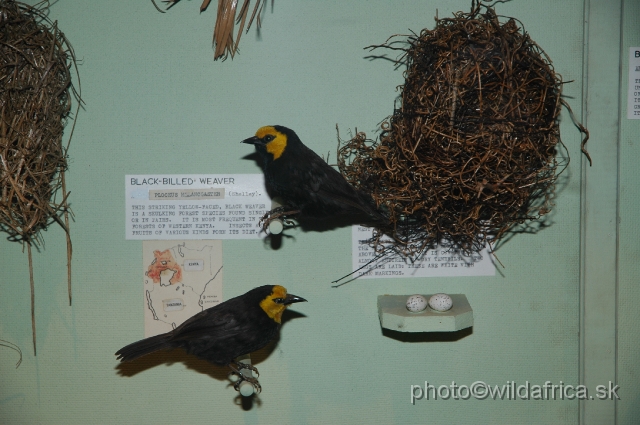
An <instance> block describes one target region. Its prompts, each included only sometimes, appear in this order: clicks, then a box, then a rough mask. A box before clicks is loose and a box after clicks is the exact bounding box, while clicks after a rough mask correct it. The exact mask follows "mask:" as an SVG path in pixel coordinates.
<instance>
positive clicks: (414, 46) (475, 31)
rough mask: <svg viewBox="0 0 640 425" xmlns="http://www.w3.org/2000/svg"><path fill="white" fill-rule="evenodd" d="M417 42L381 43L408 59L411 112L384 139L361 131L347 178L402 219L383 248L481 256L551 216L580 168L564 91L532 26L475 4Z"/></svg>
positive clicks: (343, 164)
mask: <svg viewBox="0 0 640 425" xmlns="http://www.w3.org/2000/svg"><path fill="white" fill-rule="evenodd" d="M482 9H484V13H481V10H482ZM390 40H391V39H390ZM406 43H407V45H408V47H406V48H404V47H403V48H398V47H397V44H398V42H397V41H396V42H389V40H388V41H387V43H385V44H384V45H381V46H371V49H376V48H380V47H384V48H390V49H394V50H401V51H403V52H404V53H403V54H402V56H401V57H400V59H398V61H397V63H398V64H404V65H406V71H405V74H404V75H405V84H404V85H403V86H402V87H401V96H400V98H401V99H400V101H401V104H400V107H399V108H396V110H395V112H394V114H393V115H392V116H390V117H389V118H388V119H387V120H385V121H384V122H383V123H382V124H381V135H380V137H379V140H378V141H372V140H368V139H367V137H366V135H365V134H364V133H358V134H356V136H355V137H353V138H352V139H351V140H349V141H347V142H342V146H341V147H339V150H338V162H339V168H340V170H341V172H342V173H343V175H344V176H345V177H346V179H347V180H348V181H349V182H350V183H351V184H353V185H354V186H356V187H358V188H359V189H362V190H365V191H367V192H368V193H370V194H371V195H372V196H373V198H374V199H375V201H376V202H377V203H378V205H380V206H381V207H382V208H383V209H385V210H386V211H388V214H389V216H390V219H391V220H390V225H389V226H388V227H386V228H385V227H381V228H378V229H377V230H376V232H375V233H374V234H375V238H374V241H372V243H374V244H376V247H377V248H378V249H380V245H381V244H382V245H384V243H383V241H382V240H381V236H382V235H385V234H386V235H388V236H391V237H392V238H393V240H392V241H391V242H386V244H391V246H392V247H393V248H394V249H395V250H399V251H401V252H402V253H403V254H405V255H409V256H414V255H417V254H419V253H421V252H423V250H424V249H425V248H429V247H432V246H435V245H436V244H438V243H440V244H444V245H446V246H449V247H451V248H454V249H458V250H461V251H462V252H465V253H469V252H477V251H479V250H480V249H482V248H484V247H485V245H486V243H489V244H494V243H495V242H496V241H497V240H499V239H500V238H502V237H503V236H504V235H505V233H506V232H507V231H508V230H509V229H512V228H513V226H514V225H516V224H518V223H523V222H525V221H527V220H536V219H538V218H540V217H541V216H543V215H545V214H547V213H548V212H549V211H550V210H551V208H552V198H553V195H554V185H555V182H556V178H557V176H558V174H559V172H561V171H562V169H563V168H564V167H565V166H566V163H567V162H568V157H566V160H565V159H558V156H562V155H558V149H557V148H558V144H559V143H561V142H560V131H559V120H558V115H559V112H560V106H561V104H563V100H562V99H561V97H560V95H561V89H562V84H563V82H562V78H561V77H560V76H559V75H558V74H556V73H555V72H554V70H553V66H552V65H551V60H550V59H549V58H548V57H547V55H546V54H545V53H544V51H542V49H541V48H540V47H539V46H538V45H537V44H536V43H535V42H534V41H533V40H531V38H530V37H529V35H528V34H527V33H526V32H525V31H524V30H523V29H522V24H521V23H519V22H518V21H516V20H515V19H513V18H510V19H508V20H507V21H506V22H505V23H500V21H499V19H498V17H497V16H496V14H495V12H494V10H493V9H492V8H490V7H485V6H482V7H481V6H480V5H479V4H475V3H474V5H473V6H472V10H471V13H463V12H458V13H456V14H455V15H454V17H453V18H445V19H437V18H436V26H435V29H433V30H429V29H424V30H422V32H421V33H420V35H419V36H418V35H413V36H410V37H409V38H408V40H407V41H406ZM578 126H579V127H580V128H581V129H582V130H584V131H585V132H586V129H584V128H583V127H581V126H580V125H579V124H578ZM584 142H586V138H585V140H584ZM583 146H584V143H583ZM387 246H389V245H387Z"/></svg>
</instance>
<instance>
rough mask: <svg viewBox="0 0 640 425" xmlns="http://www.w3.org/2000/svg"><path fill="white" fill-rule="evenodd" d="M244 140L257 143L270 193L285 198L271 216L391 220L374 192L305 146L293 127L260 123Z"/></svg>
mask: <svg viewBox="0 0 640 425" xmlns="http://www.w3.org/2000/svg"><path fill="white" fill-rule="evenodd" d="M242 143H248V144H252V145H254V146H255V148H256V151H257V152H258V153H259V154H260V157H261V158H262V168H263V171H264V175H265V180H266V184H267V188H268V189H269V191H270V194H271V196H272V197H276V196H277V197H280V198H282V199H283V200H284V203H285V205H284V206H283V207H282V208H280V209H279V210H278V211H275V210H274V211H271V213H270V220H272V219H274V218H276V217H277V216H282V215H285V216H294V217H299V218H313V219H323V220H326V219H332V218H341V219H345V218H350V219H352V221H353V222H352V223H350V224H370V225H375V224H376V223H387V222H388V219H387V218H386V216H385V215H384V214H383V213H382V212H381V211H380V210H379V209H378V207H377V206H376V204H375V202H374V201H373V199H372V198H371V196H369V195H368V194H366V193H364V192H362V191H360V190H358V189H356V188H354V187H353V186H351V185H350V184H349V183H348V182H347V180H346V179H345V178H344V177H343V176H342V174H340V173H339V172H338V171H336V170H335V169H334V168H333V167H331V166H330V165H329V164H327V163H326V162H325V161H324V160H323V159H322V158H320V157H319V156H318V155H317V154H316V153H315V152H313V151H312V150H311V149H309V148H308V147H306V146H305V145H304V144H303V143H302V142H301V141H300V138H299V137H298V135H297V134H296V133H295V132H294V131H293V130H291V129H289V128H287V127H283V126H281V125H269V126H265V127H261V128H260V129H258V131H257V132H256V134H255V136H253V137H250V138H248V139H245V140H243V141H242Z"/></svg>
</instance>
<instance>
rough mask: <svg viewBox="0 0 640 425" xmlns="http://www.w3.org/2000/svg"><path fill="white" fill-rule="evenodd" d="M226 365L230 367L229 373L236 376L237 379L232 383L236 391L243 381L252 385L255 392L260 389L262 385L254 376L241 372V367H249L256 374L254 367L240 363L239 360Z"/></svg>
mask: <svg viewBox="0 0 640 425" xmlns="http://www.w3.org/2000/svg"><path fill="white" fill-rule="evenodd" d="M227 366H229V369H231V372H230V373H231V374H233V375H237V376H238V380H237V381H236V382H235V383H234V384H233V388H234V389H235V390H236V391H240V384H242V383H243V382H244V381H247V382H248V383H250V384H251V385H253V388H254V389H255V392H256V393H259V392H260V391H262V386H261V385H260V383H259V382H258V380H257V379H256V378H254V377H252V376H245V375H244V374H243V373H242V372H241V370H242V369H250V370H252V371H254V372H256V374H257V373H258V370H257V369H256V368H255V367H253V366H250V365H248V364H245V363H240V362H231V363H229V364H228V365H227Z"/></svg>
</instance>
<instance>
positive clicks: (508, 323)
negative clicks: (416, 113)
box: [0, 0, 640, 424]
mask: <svg viewBox="0 0 640 425" xmlns="http://www.w3.org/2000/svg"><path fill="white" fill-rule="evenodd" d="M32 3H34V2H32ZM198 7H199V3H198V2H195V1H185V2H180V3H178V4H177V5H176V6H175V7H173V8H172V9H171V10H170V11H168V13H165V14H161V13H158V12H157V11H156V10H155V9H154V7H153V5H152V3H151V2H150V1H138V2H108V1H90V2H89V1H82V0H59V1H57V2H56V3H55V4H54V5H53V6H52V8H51V10H50V14H49V16H50V18H51V19H52V20H56V21H58V24H59V27H60V29H61V30H62V31H63V32H64V33H65V35H66V36H67V37H68V38H69V40H70V41H71V43H72V44H73V47H74V48H75V52H76V55H77V58H78V60H79V64H80V66H79V71H80V76H81V82H82V97H83V100H84V102H85V108H84V110H83V111H81V113H80V115H79V117H78V122H77V127H76V130H75V134H74V137H73V140H72V144H71V148H70V150H69V171H68V173H67V187H68V189H69V190H70V191H71V197H70V201H71V206H72V209H73V213H74V217H75V221H74V222H73V223H72V225H71V236H72V240H73V247H74V257H73V294H74V298H73V306H72V307H69V306H68V300H67V286H66V248H65V238H64V234H63V232H62V230H61V229H59V228H58V227H56V226H52V227H51V228H50V229H49V230H48V231H47V232H45V233H44V234H43V237H44V240H45V242H46V243H45V245H44V246H43V247H42V249H41V250H40V252H35V253H34V277H35V286H36V319H37V332H38V355H37V357H34V356H33V350H32V346H31V321H30V307H29V297H30V295H29V272H28V262H27V256H26V253H23V252H22V251H21V247H20V245H18V244H16V243H11V242H8V241H7V240H4V239H3V240H2V241H0V249H1V250H2V255H1V256H0V270H1V272H0V338H1V339H4V340H8V341H11V342H13V343H15V344H17V345H19V346H20V347H21V348H22V351H23V354H24V360H23V362H22V365H21V366H20V367H19V368H17V369H16V368H15V367H14V365H15V362H16V361H17V354H16V353H15V352H14V351H12V350H10V349H8V348H4V347H0V379H1V382H2V383H1V384H0V422H2V423H7V424H9V423H11V424H33V423H46V424H106V423H141V424H142V423H156V424H169V423H176V424H178V423H179V424H198V423H225V424H232V423H246V424H275V423H277V424H285V423H299V424H305V423H312V424H313V423H317V424H325V423H336V424H338V423H345V424H346V423H368V424H391V423H430V424H445V423H446V424H477V423H492V424H516V423H522V424H543V423H548V424H565V423H566V424H574V423H576V422H578V421H581V422H582V423H606V424H612V423H619V424H635V423H640V407H638V406H639V405H640V404H639V403H640V395H639V388H640V385H639V384H638V378H639V373H640V369H639V367H638V364H639V362H638V360H639V359H640V342H639V341H640V339H639V338H638V337H639V336H640V335H639V334H640V332H639V331H638V326H639V325H640V320H639V319H638V315H637V303H638V302H639V301H640V288H639V285H638V284H637V281H638V278H637V275H638V272H639V270H638V259H639V258H640V243H639V242H638V241H639V239H640V238H639V236H640V235H639V226H638V224H637V223H638V220H637V217H636V216H637V211H638V209H639V208H640V201H639V198H638V183H639V180H640V174H639V173H638V167H637V162H638V154H640V149H639V148H638V139H639V134H640V121H637V120H627V119H626V90H627V67H628V65H627V64H628V62H627V60H628V58H627V54H628V53H627V52H628V47H629V46H638V45H640V31H638V28H640V3H639V2H637V1H634V0H620V1H604V0H600V1H596V0H591V1H589V0H583V1H580V0H563V1H559V0H538V1H535V2H532V1H522V0H514V1H511V2H507V3H499V4H497V6H496V8H497V12H498V14H500V15H506V16H514V17H516V18H518V19H519V20H520V21H521V22H522V23H523V24H524V25H525V28H526V30H527V31H528V32H529V33H530V35H531V37H532V38H533V39H534V40H535V41H536V42H537V43H538V44H539V45H540V46H541V47H542V48H543V49H544V50H545V51H546V52H547V54H548V55H549V56H550V57H551V59H552V60H553V64H554V67H555V70H556V72H558V73H559V74H561V75H562V76H563V78H564V80H565V81H572V82H571V83H570V84H566V85H565V86H564V95H565V98H566V100H567V101H568V102H569V104H570V105H571V106H572V108H573V110H574V112H575V113H576V115H577V117H579V118H580V119H583V120H584V121H586V123H587V125H588V126H589V129H590V130H591V133H592V138H591V140H590V142H589V150H590V152H591V155H592V157H593V159H594V166H593V167H591V168H588V167H587V166H586V164H585V158H584V156H582V155H581V154H580V151H579V145H580V134H579V133H578V131H577V130H576V129H575V127H574V126H573V125H572V124H571V121H570V119H569V115H568V113H567V112H566V110H565V111H563V113H562V124H561V132H562V140H563V142H564V143H565V144H566V145H567V147H568V150H569V153H570V155H571V163H570V165H569V167H568V169H567V170H566V171H565V173H564V174H563V176H562V178H561V181H560V183H561V184H559V186H558V196H557V200H556V206H555V210H554V211H553V213H552V214H551V215H550V216H549V220H550V222H551V224H552V225H551V226H550V227H547V228H545V229H544V230H542V231H540V232H539V233H537V234H521V235H517V236H516V237H514V238H513V239H511V240H510V241H509V242H508V243H507V244H506V245H504V247H503V248H502V249H500V250H499V251H498V253H497V254H498V256H499V258H500V261H501V262H502V263H503V264H504V265H505V268H503V269H502V268H501V269H500V270H499V271H498V272H497V273H496V275H495V276H494V277H465V278H462V277H459V278H421V279H417V278H414V279H375V280H357V281H354V282H352V283H350V284H348V285H345V286H343V287H341V288H340V289H333V288H331V284H330V282H331V280H333V279H335V278H338V277H340V276H342V275H343V274H345V273H346V272H348V271H349V270H350V267H351V243H350V240H351V230H350V229H349V228H343V229H338V230H334V231H327V232H322V233H316V232H303V231H301V230H291V231H289V232H288V233H289V234H290V235H291V236H293V237H292V238H287V239H285V240H284V242H283V245H282V247H281V248H280V249H278V250H273V249H271V248H270V247H269V246H268V245H266V244H265V243H263V242H262V241H260V240H253V241H249V240H241V241H224V243H223V259H224V297H225V298H230V297H233V296H236V295H239V294H242V293H244V292H246V291H247V290H249V289H251V288H253V287H255V286H258V285H262V284H282V285H284V286H286V287H287V288H288V289H289V290H290V291H291V292H292V293H295V294H297V295H300V296H303V297H305V298H307V299H308V300H309V302H308V303H304V304H297V305H295V306H293V308H292V309H293V310H296V311H298V312H300V313H302V314H303V315H304V317H297V318H294V319H292V320H289V321H287V322H286V323H285V325H284V326H283V329H282V334H281V339H280V341H279V343H278V345H277V346H276V347H275V348H274V349H273V350H271V351H270V352H269V350H267V351H265V352H264V353H263V354H262V355H258V356H257V360H259V362H258V364H257V366H258V368H259V369H260V372H261V376H260V382H261V384H262V386H263V389H264V390H263V392H262V394H260V397H259V403H258V402H254V403H253V405H252V406H251V407H249V408H246V407H245V408H243V407H242V406H240V405H238V403H237V399H236V400H234V398H235V397H236V394H237V393H236V392H235V391H234V390H233V389H232V388H231V387H229V386H228V385H227V384H228V382H227V381H225V380H224V379H223V377H224V373H225V371H224V370H222V369H220V368H216V367H213V366H209V365H207V364H205V363H203V362H200V361H197V360H194V359H193V358H190V357H189V356H186V355H181V354H180V353H172V354H169V355H160V356H152V358H151V359H150V360H144V359H141V360H140V361H139V362H138V363H137V366H135V367H134V369H135V368H136V367H137V368H138V369H139V370H138V373H135V374H133V375H132V376H122V375H121V374H120V373H119V369H117V368H116V366H117V362H116V360H115V356H114V353H115V351H116V350H117V349H119V348H120V347H122V346H124V345H126V344H128V343H130V342H133V341H135V340H138V339H140V338H142V337H143V307H144V304H143V293H142V282H141V271H142V243H141V242H139V241H127V240H125V232H124V225H125V217H124V212H125V209H124V203H125V196H124V188H125V185H124V183H125V182H124V176H125V174H186V173H194V174H196V173H197V174H204V173H209V174H221V173H259V172H260V170H259V168H258V167H257V165H256V163H255V162H253V161H251V160H247V159H244V157H245V156H246V155H247V154H249V153H251V150H252V148H251V147H250V146H247V145H243V144H241V143H240V141H241V140H242V139H244V138H246V137H249V136H251V135H252V134H253V133H254V132H255V130H256V129H257V128H258V127H260V126H262V125H267V124H281V125H285V126H288V127H291V128H293V129H295V130H296V131H297V133H298V135H299V136H300V137H301V139H302V140H303V142H305V143H306V144H307V145H308V146H309V147H310V148H312V149H314V150H315V151H316V152H318V153H319V154H324V155H325V156H326V155H327V153H329V152H331V157H330V158H334V159H335V150H336V146H337V140H336V130H335V127H336V124H338V126H339V128H340V131H341V135H342V137H343V138H346V137H348V135H349V134H350V132H355V130H356V128H357V130H358V131H365V132H366V133H367V134H368V135H370V136H374V135H375V130H376V129H377V128H378V123H379V122H380V121H381V120H382V119H384V118H385V117H387V116H388V115H389V114H391V113H392V111H393V106H394V99H395V98H396V96H397V95H398V91H397V89H396V88H397V86H398V85H400V84H402V82H403V76H402V70H394V67H393V65H392V63H391V62H389V61H385V60H370V59H367V58H366V57H367V56H368V55H369V53H368V52H367V51H366V50H363V48H364V47H365V46H368V45H371V44H379V43H382V42H384V41H385V40H386V39H387V37H389V36H390V35H392V34H407V33H408V31H409V30H413V31H415V32H419V31H420V30H421V29H422V28H425V27H428V28H432V27H433V26H434V16H436V14H437V15H438V16H440V17H447V16H451V14H452V13H453V12H455V11H458V10H463V11H468V10H469V8H470V1H460V0H440V1H366V2H365V1H351V2H341V1H326V2H310V1H306V2H303V1H291V0H277V1H274V2H268V5H267V8H266V12H265V15H264V18H263V27H262V29H261V30H260V31H259V34H258V33H257V31H256V28H255V26H254V28H252V29H251V30H250V31H249V33H248V34H245V35H244V36H243V38H242V41H241V43H240V52H241V53H240V54H239V55H238V56H236V57H235V58H234V59H233V60H227V61H226V62H220V61H217V62H214V61H213V57H212V56H213V51H212V48H211V38H212V31H213V26H214V22H215V10H216V4H215V2H213V3H212V5H211V6H210V7H209V10H207V11H206V12H204V13H202V14H199V13H198ZM389 54H390V56H391V57H393V56H394V53H393V52H389ZM435 292H449V293H464V294H466V295H467V297H468V299H469V301H470V303H471V305H472V307H473V310H474V318H475V323H474V327H473V330H472V332H468V333H465V334H462V335H459V337H457V339H456V338H454V339H453V340H449V338H447V337H446V336H443V335H435V336H418V337H415V338H413V337H411V338H408V339H409V340H404V341H403V340H401V339H398V338H394V337H393V335H387V334H384V335H383V333H382V331H381V329H380V326H379V322H378V317H377V308H376V299H377V297H378V295H381V294H387V293H388V294H410V293H425V294H428V293H435ZM165 360H166V361H165ZM145 362H147V363H145ZM148 362H150V363H148ZM128 370H131V369H128ZM479 380H481V381H485V382H487V383H489V384H491V385H503V384H506V383H507V382H510V381H515V382H516V384H517V385H520V384H524V383H525V382H526V381H528V382H529V383H530V384H532V385H543V384H544V383H545V381H551V383H553V384H559V383H560V382H561V381H562V382H563V383H564V384H571V385H578V384H580V383H586V384H589V385H595V384H607V381H609V380H611V381H614V382H615V383H617V384H618V385H619V386H620V390H619V392H618V393H619V395H620V397H621V400H619V401H617V402H610V401H597V400H596V401H592V402H586V403H579V402H578V401H576V400H549V401H546V400H545V401H534V400H517V401H513V400H490V399H489V400H474V399H470V400H441V399H438V400H419V401H417V402H416V404H415V405H412V404H411V403H410V388H411V385H421V386H424V382H425V381H428V382H429V383H431V384H434V385H436V386H439V385H449V384H451V382H452V381H455V382H456V383H457V384H458V385H470V384H472V383H473V382H475V381H479ZM590 391H592V393H591V394H594V388H590Z"/></svg>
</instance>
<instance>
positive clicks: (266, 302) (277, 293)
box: [260, 285, 306, 323]
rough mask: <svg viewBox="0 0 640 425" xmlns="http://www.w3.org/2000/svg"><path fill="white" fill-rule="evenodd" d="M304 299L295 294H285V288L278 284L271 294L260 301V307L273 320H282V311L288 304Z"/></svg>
mask: <svg viewBox="0 0 640 425" xmlns="http://www.w3.org/2000/svg"><path fill="white" fill-rule="evenodd" d="M303 301H306V300H305V299H304V298H302V297H299V296H297V295H292V294H287V289H286V288H285V287H283V286H280V285H275V286H274V287H273V290H272V291H271V294H269V295H267V297H266V298H265V299H263V300H262V301H260V308H262V309H263V310H264V312H265V313H267V316H269V317H270V318H272V319H273V320H274V321H275V322H277V323H281V322H282V313H284V311H285V310H286V309H287V307H288V306H289V304H293V303H299V302H303Z"/></svg>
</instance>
